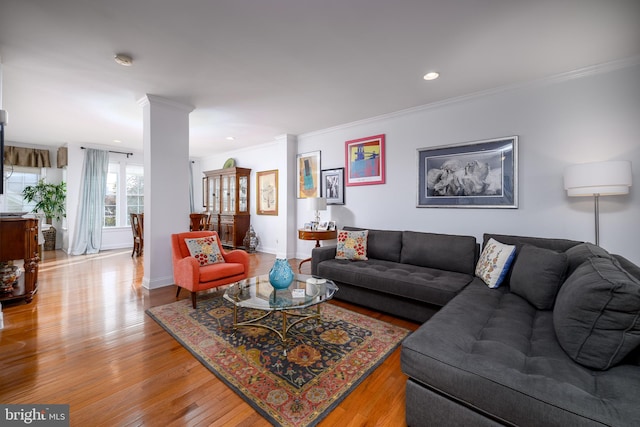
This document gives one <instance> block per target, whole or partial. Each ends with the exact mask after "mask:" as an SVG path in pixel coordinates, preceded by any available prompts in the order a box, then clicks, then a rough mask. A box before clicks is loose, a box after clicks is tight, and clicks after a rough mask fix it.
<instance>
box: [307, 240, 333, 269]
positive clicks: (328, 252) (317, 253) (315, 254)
mask: <svg viewBox="0 0 640 427" xmlns="http://www.w3.org/2000/svg"><path fill="white" fill-rule="evenodd" d="M335 257H336V245H329V246H321V247H319V248H313V250H312V251H311V274H313V275H317V274H318V264H320V263H321V262H322V261H326V260H328V259H333V258H335Z"/></svg>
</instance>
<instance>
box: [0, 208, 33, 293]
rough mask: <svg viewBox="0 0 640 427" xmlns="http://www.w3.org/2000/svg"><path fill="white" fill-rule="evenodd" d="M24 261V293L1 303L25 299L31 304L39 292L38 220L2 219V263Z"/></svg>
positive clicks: (0, 219)
mask: <svg viewBox="0 0 640 427" xmlns="http://www.w3.org/2000/svg"><path fill="white" fill-rule="evenodd" d="M19 259H23V260H24V270H25V272H24V273H23V274H24V293H23V294H21V295H9V296H4V297H1V298H0V301H7V300H15V299H24V300H25V301H26V302H31V300H32V299H33V296H34V295H35V293H36V291H37V290H38V263H39V262H40V257H39V256H38V219H37V218H13V217H9V218H1V217H0V261H12V260H13V261H15V260H19Z"/></svg>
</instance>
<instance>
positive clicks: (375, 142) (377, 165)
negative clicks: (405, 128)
mask: <svg viewBox="0 0 640 427" xmlns="http://www.w3.org/2000/svg"><path fill="white" fill-rule="evenodd" d="M345 165H346V168H347V177H346V185H347V186H352V185H371V184H384V179H385V177H384V173H385V152H384V135H375V136H370V137H367V138H360V139H354V140H351V141H347V142H346V143H345Z"/></svg>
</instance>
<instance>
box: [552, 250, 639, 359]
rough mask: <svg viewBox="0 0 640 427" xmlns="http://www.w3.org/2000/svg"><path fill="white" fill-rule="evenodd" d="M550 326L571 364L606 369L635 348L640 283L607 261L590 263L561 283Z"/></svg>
mask: <svg viewBox="0 0 640 427" xmlns="http://www.w3.org/2000/svg"><path fill="white" fill-rule="evenodd" d="M553 322H554V326H555V331H556V334H557V335H558V341H559V342H560V344H561V345H562V348H563V349H564V350H565V351H566V352H567V354H568V355H569V356H570V357H571V358H572V359H573V360H575V361H576V362H578V363H580V364H582V365H584V366H588V367H590V368H594V369H603V370H604V369H609V368H610V367H611V366H614V365H616V364H617V363H618V362H620V361H621V360H622V359H623V358H624V357H625V356H626V355H627V354H629V352H631V351H632V350H633V349H634V348H636V347H637V346H638V345H639V344H640V282H639V281H637V280H635V279H634V278H633V277H632V276H631V275H629V273H627V272H626V271H625V270H624V269H622V268H621V267H620V265H619V264H618V263H617V262H616V261H614V260H612V259H606V258H598V257H594V258H589V259H588V260H587V261H585V262H584V263H583V264H582V265H580V266H579V267H578V268H577V269H576V271H574V273H573V274H572V275H571V276H570V277H569V278H568V279H567V280H566V282H565V283H564V285H563V286H562V288H561V289H560V292H559V293H558V297H557V300H556V305H555V308H554V310H553Z"/></svg>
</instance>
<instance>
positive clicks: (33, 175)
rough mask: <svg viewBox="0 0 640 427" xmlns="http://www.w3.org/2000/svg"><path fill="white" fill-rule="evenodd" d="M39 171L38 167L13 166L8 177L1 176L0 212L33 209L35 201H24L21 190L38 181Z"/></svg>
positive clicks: (29, 210) (28, 210)
mask: <svg viewBox="0 0 640 427" xmlns="http://www.w3.org/2000/svg"><path fill="white" fill-rule="evenodd" d="M40 171H41V169H40V168H29V167H23V166H14V169H13V173H12V174H11V176H10V177H9V178H5V177H2V178H3V179H4V195H2V196H0V212H31V211H32V210H33V207H34V206H35V204H36V202H31V203H26V202H25V201H24V199H23V198H22V190H23V189H24V188H25V187H28V186H29V185H36V184H37V183H38V181H39V180H40V176H41V175H40ZM6 173H7V171H6V170H5V174H6Z"/></svg>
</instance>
